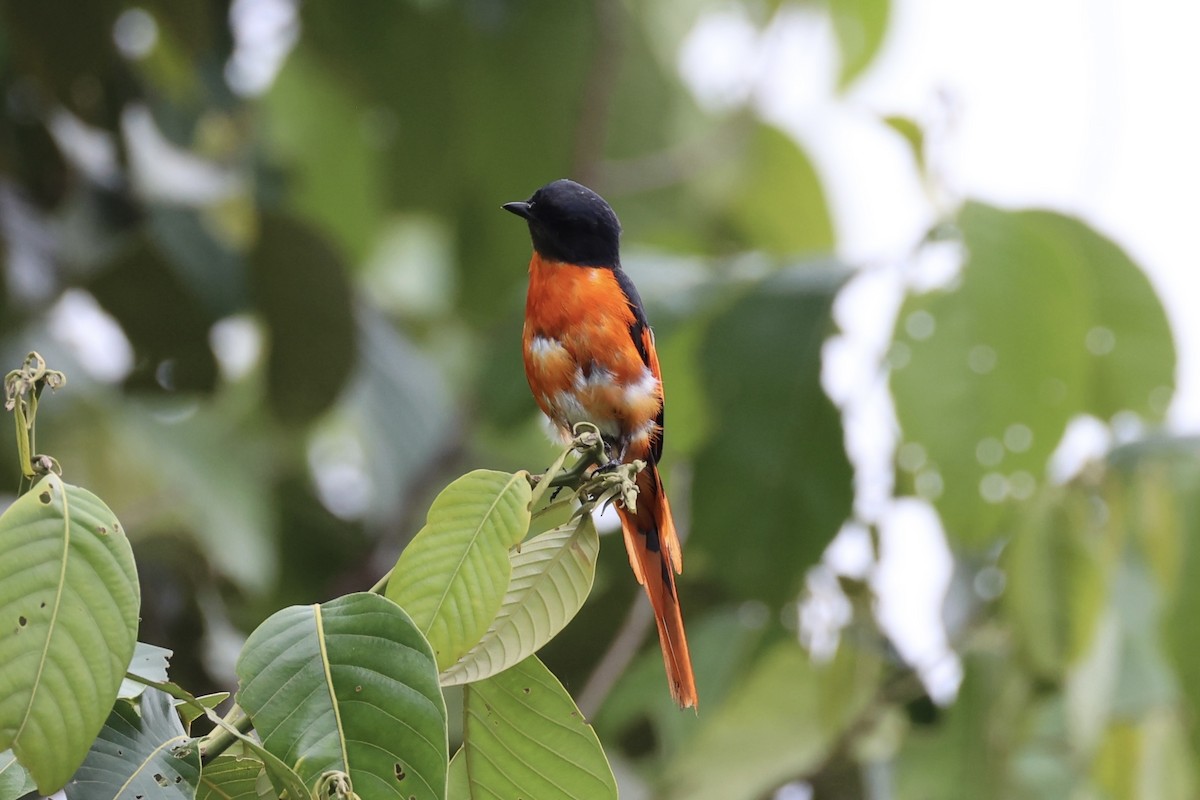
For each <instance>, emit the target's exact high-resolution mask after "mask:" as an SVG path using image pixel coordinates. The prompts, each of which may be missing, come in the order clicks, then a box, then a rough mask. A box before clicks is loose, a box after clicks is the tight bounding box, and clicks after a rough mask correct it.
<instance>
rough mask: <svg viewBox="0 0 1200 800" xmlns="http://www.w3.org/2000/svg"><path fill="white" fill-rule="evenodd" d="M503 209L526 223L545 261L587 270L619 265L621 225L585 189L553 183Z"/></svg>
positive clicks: (602, 199) (535, 245) (615, 216)
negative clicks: (575, 265)
mask: <svg viewBox="0 0 1200 800" xmlns="http://www.w3.org/2000/svg"><path fill="white" fill-rule="evenodd" d="M503 208H504V210H505V211H511V212H512V213H514V214H516V215H517V216H519V217H524V218H525V219H527V220H529V235H530V237H531V238H532V239H533V249H534V250H537V251H538V252H539V253H541V255H542V256H543V257H544V258H549V259H552V260H554V261H563V262H566V263H568V264H580V265H583V266H589V267H616V266H619V265H620V256H619V252H618V251H619V248H620V242H621V223H620V222H619V221H617V215H616V214H615V213H614V212H613V210H612V208H611V207H610V206H609V205H608V203H606V202H604V198H602V197H601V196H600V195H598V194H596V193H595V192H593V191H592V190H591V189H589V188H587V187H586V186H582V185H580V184H578V183H576V182H575V181H568V180H559V181H555V182H554V183H548V184H546V185H545V186H543V187H542V188H540V189H538V190H537V191H536V192H534V193H533V197H531V198H529V199H528V200H523V201H519V202H516V203H505V204H504V206H503Z"/></svg>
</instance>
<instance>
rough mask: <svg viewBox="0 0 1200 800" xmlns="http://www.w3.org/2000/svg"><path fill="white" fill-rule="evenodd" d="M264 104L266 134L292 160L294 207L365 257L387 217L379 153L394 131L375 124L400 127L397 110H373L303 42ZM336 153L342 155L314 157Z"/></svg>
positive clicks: (344, 246)
mask: <svg viewBox="0 0 1200 800" xmlns="http://www.w3.org/2000/svg"><path fill="white" fill-rule="evenodd" d="M265 101H266V102H265V104H264V105H265V109H266V111H267V112H268V114H270V118H269V119H270V121H271V124H270V125H268V126H267V135H268V137H269V139H270V141H271V143H272V145H273V146H274V148H275V149H276V150H277V151H278V153H279V155H281V156H282V157H283V158H284V159H285V162H286V163H288V164H289V165H291V167H290V173H291V175H290V177H291V178H292V180H291V186H290V187H289V188H290V189H291V191H289V192H288V197H289V201H290V205H291V207H292V208H294V209H295V210H296V211H297V212H298V213H299V214H300V215H302V216H303V217H305V218H306V219H308V220H311V221H312V222H314V223H316V224H317V226H318V227H319V228H320V229H321V230H322V231H323V232H325V233H326V234H328V235H329V236H331V237H333V239H334V240H335V241H336V242H337V244H338V248H339V249H340V250H341V251H342V252H344V253H347V254H349V255H350V256H351V258H352V259H353V260H354V261H355V262H361V260H362V259H363V258H364V257H365V256H366V254H367V252H368V250H367V248H369V247H370V245H371V243H372V241H373V239H374V235H375V232H376V230H377V229H378V227H379V225H380V223H381V221H382V218H383V215H382V211H383V205H382V199H383V195H384V183H383V178H384V173H383V172H382V171H381V169H380V164H381V160H382V159H381V158H380V150H381V145H382V144H383V143H384V140H385V139H386V137H387V136H390V135H391V134H389V133H388V130H386V129H383V130H373V127H374V128H381V127H383V126H386V127H387V128H392V127H394V126H395V125H396V124H397V123H396V120H395V119H394V118H393V115H392V112H391V111H389V110H388V109H386V108H385V107H383V106H379V105H376V106H374V107H372V105H371V104H370V103H369V102H367V101H366V100H364V99H363V98H362V97H361V96H360V95H359V93H358V91H357V86H356V85H355V84H353V83H351V82H349V81H346V80H344V79H343V76H342V75H341V74H340V72H339V71H337V70H330V69H327V68H326V67H325V65H323V64H322V63H321V62H320V61H319V59H318V58H317V57H316V55H315V54H314V53H313V52H312V51H311V49H310V48H307V47H304V46H300V47H298V48H297V49H296V51H295V52H293V53H292V55H291V56H290V57H289V58H288V60H287V63H286V64H285V65H284V68H283V69H282V71H281V72H280V73H279V76H278V77H277V78H276V80H275V83H274V84H273V85H272V86H271V91H270V92H269V93H268V94H267V96H266V98H265ZM373 139H374V141H373ZM331 152H336V153H337V154H338V157H337V158H313V157H312V154H314V153H331Z"/></svg>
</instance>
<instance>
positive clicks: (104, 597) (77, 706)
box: [0, 475, 140, 794]
mask: <svg viewBox="0 0 1200 800" xmlns="http://www.w3.org/2000/svg"><path fill="white" fill-rule="evenodd" d="M139 607H140V591H139V588H138V581H137V571H136V568H135V566H134V562H133V553H132V551H131V550H130V548H129V540H128V539H126V538H125V532H124V531H123V530H122V529H121V525H120V523H118V522H117V519H116V517H115V516H114V515H113V513H112V511H110V510H109V509H108V507H107V506H105V505H104V503H103V502H101V500H100V498H98V497H96V496H95V495H94V494H92V493H91V492H89V491H87V490H85V489H80V488H79V487H77V486H70V485H67V484H64V483H63V482H62V479H61V478H59V477H58V476H57V475H47V476H46V477H44V478H42V479H41V480H40V481H38V483H37V484H36V485H35V486H34V487H33V488H32V489H30V490H29V492H27V493H26V494H24V495H22V496H21V497H19V498H17V500H16V502H14V503H13V504H12V505H11V506H9V508H8V510H7V511H5V512H4V514H3V516H0V630H3V631H4V634H3V635H2V636H0V751H3V750H6V749H8V748H10V747H11V748H12V750H13V752H14V753H16V756H17V758H18V759H19V760H20V762H21V763H22V764H23V765H24V766H25V767H26V769H28V770H29V773H30V775H32V776H33V779H34V780H35V781H36V782H37V786H38V790H39V791H40V792H42V793H43V794H51V793H53V792H55V791H57V790H58V789H60V788H62V786H63V785H64V784H65V783H66V782H67V780H68V779H69V778H70V777H71V774H72V773H73V772H74V771H75V769H76V768H77V767H78V766H79V765H80V763H82V762H83V759H84V756H85V755H86V754H87V751H88V747H89V746H90V745H91V743H92V740H93V739H95V738H96V734H97V733H98V732H99V731H100V728H101V726H103V725H104V719H105V717H107V716H108V713H109V711H110V709H112V704H113V700H115V699H116V696H117V690H118V688H119V687H120V685H121V679H122V677H123V676H124V674H125V668H126V666H128V665H129V661H130V658H131V657H132V656H133V650H134V644H135V642H136V640H137V624H138V610H139Z"/></svg>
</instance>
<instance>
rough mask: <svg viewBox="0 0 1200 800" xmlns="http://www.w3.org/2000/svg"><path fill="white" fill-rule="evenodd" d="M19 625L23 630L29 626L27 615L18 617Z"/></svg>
mask: <svg viewBox="0 0 1200 800" xmlns="http://www.w3.org/2000/svg"><path fill="white" fill-rule="evenodd" d="M17 624H18V625H20V626H21V627H22V628H24V627H25V626H26V625H28V624H29V620H27V619H26V618H25V615H24V614H22V615H21V616H19V617H17Z"/></svg>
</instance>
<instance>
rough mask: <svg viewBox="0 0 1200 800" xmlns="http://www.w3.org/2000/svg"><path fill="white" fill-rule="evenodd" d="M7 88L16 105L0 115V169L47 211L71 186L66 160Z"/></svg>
mask: <svg viewBox="0 0 1200 800" xmlns="http://www.w3.org/2000/svg"><path fill="white" fill-rule="evenodd" d="M8 92H9V94H10V98H11V99H10V100H9V102H10V104H12V105H14V106H17V108H13V109H11V110H10V111H9V113H7V114H4V115H0V172H3V173H4V174H5V175H7V176H8V177H9V178H10V179H11V180H12V181H13V182H14V183H16V184H17V185H18V186H20V187H21V188H22V189H24V192H23V195H24V196H25V197H26V198H28V199H29V200H30V201H31V202H32V203H33V204H34V205H35V206H37V207H38V208H40V209H42V210H44V211H49V210H51V209H53V208H55V207H56V206H58V205H59V203H61V202H62V200H63V198H64V196H65V195H66V193H67V191H68V189H69V188H70V182H71V177H70V175H69V172H68V169H67V164H66V161H65V160H64V159H63V156H62V153H61V152H60V151H59V149H58V144H57V143H56V142H55V141H54V137H53V136H51V135H50V131H49V130H47V129H46V126H45V125H44V124H42V122H40V121H39V120H37V119H35V118H34V116H33V113H34V110H33V109H28V108H27V109H21V108H20V102H21V101H20V99H19V98H20V97H21V94H20V93H19V92H17V90H16V89H15V87H9V88H8ZM24 99H25V101H26V102H32V99H31V98H29V97H25V98H24ZM6 238H8V237H6ZM0 291H3V289H0Z"/></svg>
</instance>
